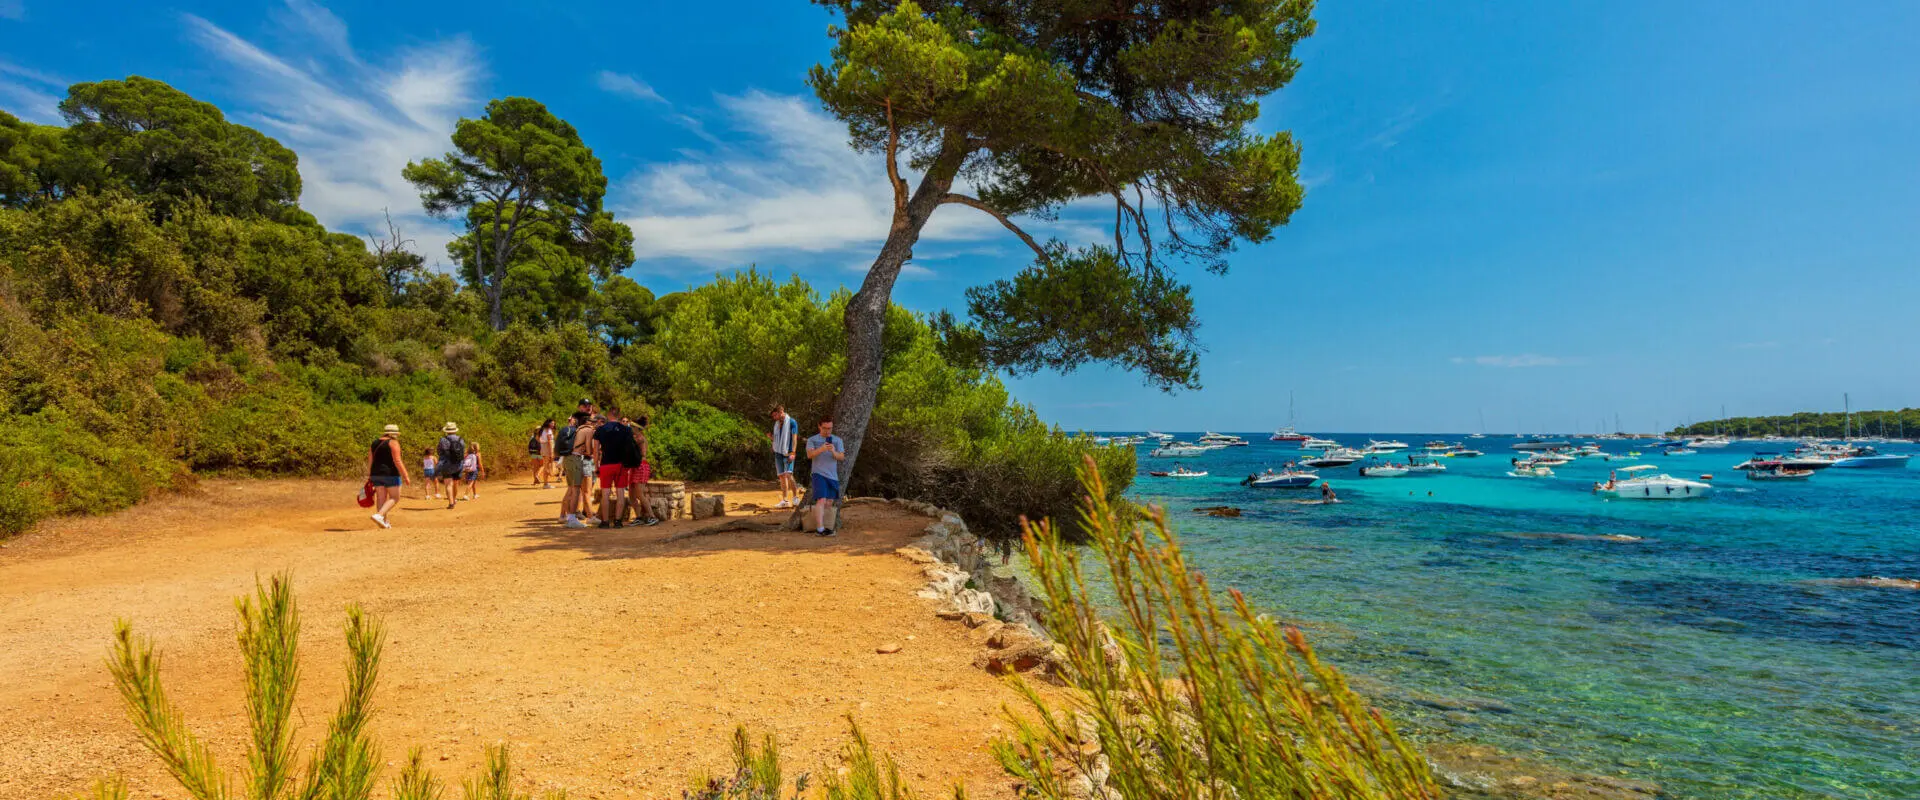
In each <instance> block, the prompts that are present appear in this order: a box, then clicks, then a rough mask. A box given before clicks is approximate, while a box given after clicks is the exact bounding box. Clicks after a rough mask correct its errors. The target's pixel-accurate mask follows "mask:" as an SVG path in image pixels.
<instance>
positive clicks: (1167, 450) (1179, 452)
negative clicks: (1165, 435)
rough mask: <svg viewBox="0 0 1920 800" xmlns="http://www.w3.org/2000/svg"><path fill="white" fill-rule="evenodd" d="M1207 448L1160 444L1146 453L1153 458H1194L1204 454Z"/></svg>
mask: <svg viewBox="0 0 1920 800" xmlns="http://www.w3.org/2000/svg"><path fill="white" fill-rule="evenodd" d="M1206 452H1207V448H1205V447H1199V446H1196V445H1191V444H1169V445H1161V446H1159V447H1156V448H1154V449H1153V452H1151V453H1148V454H1147V455H1149V456H1152V457H1154V458H1196V457H1199V456H1202V455H1206Z"/></svg>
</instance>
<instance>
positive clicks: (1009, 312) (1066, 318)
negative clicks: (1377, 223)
mask: <svg viewBox="0 0 1920 800" xmlns="http://www.w3.org/2000/svg"><path fill="white" fill-rule="evenodd" d="M816 2H818V3H820V4H821V5H825V6H828V7H830V8H833V9H835V10H837V11H838V12H839V13H840V14H841V15H842V17H843V18H844V21H845V24H844V26H836V27H833V28H831V29H830V30H829V34H830V35H831V36H832V37H833V39H834V47H833V52H832V59H831V61H830V62H829V63H827V64H823V65H818V66H815V67H814V69H813V71H812V73H811V74H810V76H809V82H810V84H811V85H812V87H813V89H814V92H815V94H816V95H818V97H819V98H820V101H821V103H822V104H823V105H824V106H825V107H826V108H827V110H828V111H830V112H832V113H833V114H834V115H835V116H837V117H838V118H840V119H841V120H843V121H845V122H846V124H847V128H848V131H849V134H850V136H851V139H852V142H853V144H854V145H855V146H856V147H857V148H859V149H861V150H863V151H865V152H870V153H875V154H878V155H881V156H883V157H884V158H885V160H886V168H887V180H888V183H889V184H890V185H891V188H892V191H893V196H894V214H893V220H892V223H891V226H890V227H889V230H888V232H887V241H886V243H885V244H883V245H882V247H881V252H880V254H879V256H878V257H877V258H876V259H875V262H874V265H873V266H872V268H870V269H869V271H868V276H867V279H866V281H865V283H864V284H863V285H862V287H861V292H860V294H857V295H856V296H855V298H854V301H853V302H852V303H850V304H849V306H848V310H847V314H848V318H847V323H848V324H847V328H848V332H849V336H850V337H851V339H850V341H849V352H848V355H849V366H848V371H847V382H846V384H845V386H844V387H843V394H842V400H841V405H840V407H839V408H837V409H836V417H843V418H848V419H851V420H852V421H853V423H854V424H853V425H851V426H850V427H851V428H852V430H850V431H849V433H848V435H847V439H848V443H849V447H850V449H851V450H853V451H854V453H855V454H856V455H857V452H858V448H859V445H858V439H859V437H860V436H861V434H862V430H861V429H862V427H863V426H864V422H865V420H866V417H867V414H868V412H869V411H870V409H871V405H872V397H873V392H874V391H876V390H877V387H878V373H877V369H878V355H877V354H878V350H879V340H880V335H881V331H882V330H883V329H884V324H883V322H882V320H883V319H884V314H883V309H884V307H885V300H886V298H887V296H888V295H889V294H890V293H891V291H892V286H893V282H894V280H895V278H896V277H897V276H898V274H899V270H900V268H901V266H902V265H903V264H904V263H905V261H906V260H907V259H908V258H911V257H912V248H913V246H914V244H916V243H917V242H918V240H919V235H920V231H921V230H922V229H923V228H924V226H925V225H926V223H927V221H928V220H929V219H930V218H931V217H932V215H933V214H934V213H935V211H937V210H938V209H940V208H942V207H944V206H947V205H961V206H967V207H969V208H972V209H975V210H977V211H980V212H982V213H985V214H987V215H989V216H991V217H993V218H994V219H995V220H998V221H999V222H1000V223H1001V224H1002V225H1003V226H1005V227H1006V228H1007V229H1008V231H1009V232H1010V233H1011V234H1012V235H1013V236H1015V237H1017V238H1018V239H1019V240H1020V241H1021V242H1023V243H1024V244H1026V245H1027V247H1028V248H1030V249H1031V251H1032V253H1033V256H1034V264H1033V267H1032V268H1030V269H1029V270H1027V271H1026V272H1024V273H1022V274H1021V275H1020V276H1018V277H1016V278H1015V279H1013V280H1009V281H1000V282H996V283H993V284H991V285H988V286H984V287H979V288H977V289H974V290H972V291H970V292H969V293H968V308H969V311H970V312H971V315H972V316H973V318H974V321H975V323H976V326H977V327H973V328H970V329H965V330H963V329H961V327H962V326H958V325H957V324H952V323H950V324H949V326H948V327H949V331H948V333H949V335H948V336H947V337H946V339H947V341H948V342H949V343H950V344H953V345H958V346H957V347H955V348H954V351H955V352H966V353H971V354H973V355H975V356H977V357H978V358H980V359H981V360H982V361H983V363H984V364H987V365H991V366H995V367H1000V368H1006V369H1011V370H1013V371H1016V372H1023V371H1032V370H1036V369H1041V368H1053V369H1072V368H1075V367H1077V366H1079V365H1081V364H1083V363H1086V362H1088V361H1106V362H1112V363H1119V364H1122V365H1125V366H1128V367H1130V368H1134V369H1137V370H1139V371H1141V372H1142V373H1143V374H1144V375H1145V377H1146V378H1147V380H1149V381H1150V382H1152V383H1155V384H1157V385H1160V386H1162V387H1164V388H1168V389H1172V388H1175V387H1180V386H1197V385H1198V375H1197V365H1198V358H1197V356H1196V354H1195V344H1194V338H1193V332H1194V329H1195V327H1196V325H1197V322H1196V320H1195V319H1194V316H1193V304H1192V302H1191V300H1190V299H1189V297H1188V289H1187V287H1186V286H1185V285H1184V284H1181V283H1180V282H1178V281H1177V280H1175V279H1174V278H1173V277H1172V273H1173V270H1174V268H1176V267H1177V266H1179V265H1181V264H1192V265H1198V266H1201V267H1204V268H1205V269H1208V270H1210V271H1213V272H1225V271H1226V268H1227V256H1228V254H1230V253H1231V252H1232V251H1233V249H1234V248H1235V247H1236V246H1237V244H1238V243H1239V242H1242V241H1246V242H1260V241H1264V240H1265V239H1267V238H1268V237H1269V236H1271V235H1272V233H1273V230H1274V228H1276V227H1278V226H1280V225H1283V224H1285V223H1286V222H1287V220H1288V219H1289V218H1290V217H1291V215H1292V214H1293V212H1294V211H1295V210H1297V209H1298V208H1299V207H1300V204H1301V202H1302V200H1303V198H1304V194H1305V193H1304V190H1303V189H1302V187H1301V186H1300V183H1299V180H1298V178H1297V173H1298V171H1299V164H1300V150H1299V147H1298V145H1297V144H1296V143H1295V142H1294V141H1293V138H1292V136H1291V135H1290V134H1288V133H1287V132H1284V131H1282V132H1277V133H1271V134H1262V133H1260V132H1258V131H1256V130H1254V129H1253V128H1252V123H1253V122H1254V120H1255V119H1257V118H1258V117H1259V113H1260V101H1261V99H1262V98H1264V97H1265V96H1266V95H1269V94H1271V93H1273V92H1275V91H1278V90H1279V89H1281V88H1282V87H1284V86H1285V85H1286V84H1287V83H1288V82H1289V81H1290V80H1292V78H1293V76H1294V74H1295V73H1296V72H1297V71H1298V69H1299V66H1300V65H1299V62H1298V61H1297V60H1296V59H1295V58H1294V56H1293V48H1294V46H1295V45H1296V44H1298V43H1299V42H1300V40H1302V39H1303V38H1305V37H1307V36H1309V35H1311V34H1312V32H1313V27H1314V23H1313V19H1312V16H1311V13H1312V8H1313V6H1312V3H1311V2H1310V0H1197V1H1196V2H1183V3H1172V4H1140V3H1132V2H1115V0H1017V1H1016V0H927V1H926V2H925V3H924V4H921V3H916V2H911V0H904V1H903V0H816ZM903 162H904V166H905V167H906V168H910V169H916V170H918V171H919V172H920V178H919V182H918V183H917V184H914V185H910V184H909V183H908V181H907V180H906V179H905V178H904V177H903V176H902V169H903ZM967 184H971V185H972V186H973V187H975V190H974V191H972V192H971V193H968V192H966V191H961V189H962V188H964V186H965V185H967ZM1090 198H1093V199H1099V200H1103V201H1106V202H1110V203H1111V205H1112V208H1113V228H1112V237H1111V241H1110V242H1101V243H1097V244H1086V245H1084V246H1079V247H1072V246H1069V245H1067V244H1066V243H1062V242H1058V241H1054V242H1044V243H1043V242H1041V241H1039V240H1038V239H1036V238H1035V237H1034V236H1033V235H1032V234H1030V233H1029V232H1028V231H1026V230H1024V229H1023V228H1022V227H1021V225H1020V223H1019V222H1018V221H1016V218H1017V217H1021V216H1028V217H1038V218H1043V219H1044V218H1050V217H1054V216H1056V215H1058V214H1059V213H1061V212H1062V211H1064V210H1065V209H1066V208H1067V206H1068V205H1069V204H1070V203H1075V202H1076V201H1083V200H1087V199H1090Z"/></svg>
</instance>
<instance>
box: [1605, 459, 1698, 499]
mask: <svg viewBox="0 0 1920 800" xmlns="http://www.w3.org/2000/svg"><path fill="white" fill-rule="evenodd" d="M1657 469H1659V467H1656V466H1654V465H1652V464H1639V465H1635V466H1631V467H1626V468H1624V469H1621V470H1620V471H1621V472H1624V473H1627V474H1628V475H1630V476H1633V477H1629V478H1626V479H1624V480H1618V479H1616V480H1610V481H1607V482H1606V483H1596V484H1594V485H1593V491H1594V494H1598V495H1600V496H1602V497H1609V498H1614V499H1618V500H1691V499H1693V498H1696V497H1706V496H1707V494H1708V493H1709V492H1712V491H1713V486H1712V485H1710V484H1706V483H1701V482H1700V481H1690V480H1686V479H1685V478H1676V477H1673V476H1672V475H1668V474H1666V473H1664V472H1662V473H1657V474H1656V473H1654V472H1653V470H1657Z"/></svg>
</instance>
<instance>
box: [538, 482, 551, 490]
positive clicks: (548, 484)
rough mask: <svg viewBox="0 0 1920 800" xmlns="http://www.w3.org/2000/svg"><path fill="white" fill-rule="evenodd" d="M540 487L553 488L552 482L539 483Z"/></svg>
mask: <svg viewBox="0 0 1920 800" xmlns="http://www.w3.org/2000/svg"><path fill="white" fill-rule="evenodd" d="M540 488H542V489H551V488H553V484H551V483H543V484H540Z"/></svg>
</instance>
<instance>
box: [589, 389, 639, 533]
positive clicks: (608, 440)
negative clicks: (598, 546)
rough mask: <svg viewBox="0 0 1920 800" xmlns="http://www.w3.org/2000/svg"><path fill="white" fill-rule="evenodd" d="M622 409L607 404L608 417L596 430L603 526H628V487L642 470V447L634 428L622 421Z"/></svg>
mask: <svg viewBox="0 0 1920 800" xmlns="http://www.w3.org/2000/svg"><path fill="white" fill-rule="evenodd" d="M620 419H621V417H620V409H618V408H614V407H613V406H608V407H607V419H606V421H605V422H602V423H600V427H599V428H598V429H596V430H595V431H594V432H593V455H594V459H593V460H594V463H596V464H599V465H600V527H602V528H624V527H626V521H625V520H624V519H622V516H623V512H624V511H625V509H626V502H625V500H626V489H627V486H628V484H629V483H630V482H631V480H632V479H633V477H634V475H635V474H636V473H638V471H639V470H638V469H636V468H637V467H639V466H640V448H639V447H638V446H636V443H635V441H634V438H633V429H632V428H629V427H627V425H626V424H625V423H623V422H621V421H620Z"/></svg>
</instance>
